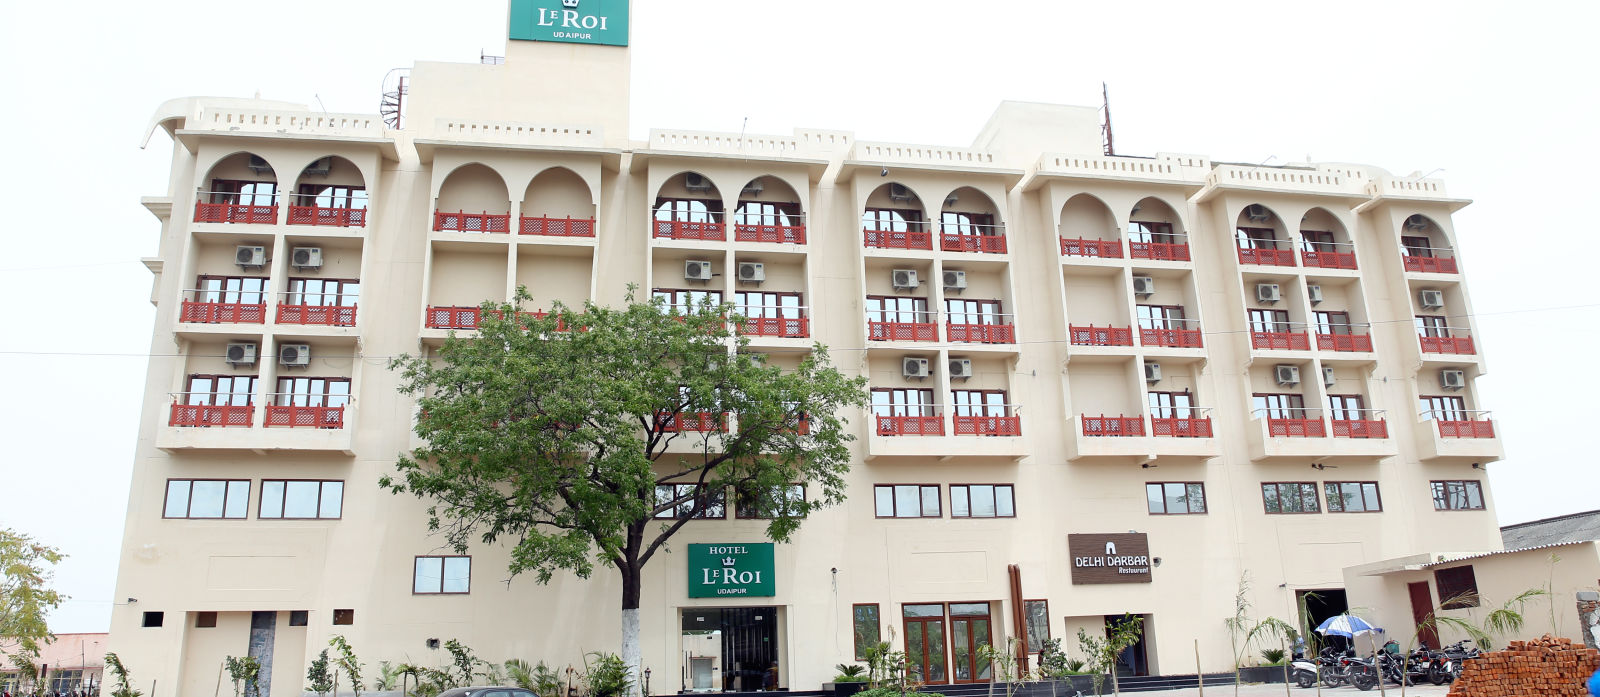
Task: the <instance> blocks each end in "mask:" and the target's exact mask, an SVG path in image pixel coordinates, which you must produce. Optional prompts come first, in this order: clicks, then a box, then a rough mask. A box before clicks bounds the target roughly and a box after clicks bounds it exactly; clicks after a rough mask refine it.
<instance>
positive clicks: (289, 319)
mask: <svg viewBox="0 0 1600 697" xmlns="http://www.w3.org/2000/svg"><path fill="white" fill-rule="evenodd" d="M279 297H280V300H279V301H278V313H277V315H276V317H275V318H274V320H273V321H275V322H277V323H278V324H299V325H309V326H318V327H354V326H356V305H355V300H356V296H354V295H341V294H334V293H281V294H280V295H279ZM311 299H315V300H316V302H315V303H307V302H305V301H307V300H311ZM289 300H295V301H297V302H293V303H291V302H288V301H289ZM344 303H349V304H348V305H346V304H344Z"/></svg>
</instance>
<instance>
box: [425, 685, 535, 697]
mask: <svg viewBox="0 0 1600 697" xmlns="http://www.w3.org/2000/svg"><path fill="white" fill-rule="evenodd" d="M439 697H539V696H538V695H536V694H534V693H533V691H531V690H524V689H522V688H520V687H506V686H504V685H483V686H479V687H457V688H452V689H449V690H445V691H444V692H441V693H439Z"/></svg>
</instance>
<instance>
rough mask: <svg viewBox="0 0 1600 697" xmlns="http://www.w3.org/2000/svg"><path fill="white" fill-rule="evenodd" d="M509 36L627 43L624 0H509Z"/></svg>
mask: <svg viewBox="0 0 1600 697" xmlns="http://www.w3.org/2000/svg"><path fill="white" fill-rule="evenodd" d="M510 36H511V38H513V39H517V40H520V41H561V42H565V43H570V44H600V45H604V46H627V45H628V0H511V33H510Z"/></svg>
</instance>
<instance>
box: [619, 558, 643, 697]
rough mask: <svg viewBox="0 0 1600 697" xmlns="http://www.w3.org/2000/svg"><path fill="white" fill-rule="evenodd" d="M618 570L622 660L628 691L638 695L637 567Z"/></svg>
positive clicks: (640, 660)
mask: <svg viewBox="0 0 1600 697" xmlns="http://www.w3.org/2000/svg"><path fill="white" fill-rule="evenodd" d="M618 571H620V572H621V573H622V662H623V663H624V664H625V665H627V666H628V677H629V678H631V679H632V684H633V687H632V688H631V689H629V693H630V694H633V695H639V694H642V691H643V689H644V666H643V665H642V663H643V656H642V653H641V651H640V647H639V569H638V567H637V566H630V567H629V568H624V569H618ZM645 697H649V695H645Z"/></svg>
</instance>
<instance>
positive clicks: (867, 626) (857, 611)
mask: <svg viewBox="0 0 1600 697" xmlns="http://www.w3.org/2000/svg"><path fill="white" fill-rule="evenodd" d="M851 613H852V614H853V615H854V616H853V617H852V620H851V623H852V625H853V626H854V628H855V629H854V634H855V648H856V654H855V657H856V660H858V661H865V660H867V647H869V646H876V645H877V643H878V642H879V641H882V639H880V638H878V637H879V636H880V634H879V623H878V605H877V603H872V604H870V605H856V606H854V607H853V608H852V610H851Z"/></svg>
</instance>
